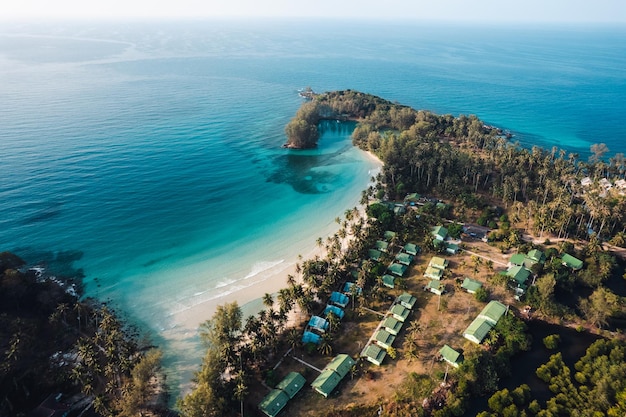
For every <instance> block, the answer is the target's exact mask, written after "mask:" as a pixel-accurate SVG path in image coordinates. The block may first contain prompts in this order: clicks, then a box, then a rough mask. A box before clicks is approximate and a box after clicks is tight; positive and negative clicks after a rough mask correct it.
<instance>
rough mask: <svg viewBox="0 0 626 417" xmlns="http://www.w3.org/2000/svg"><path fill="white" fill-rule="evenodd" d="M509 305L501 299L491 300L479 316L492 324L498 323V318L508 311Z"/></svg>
mask: <svg viewBox="0 0 626 417" xmlns="http://www.w3.org/2000/svg"><path fill="white" fill-rule="evenodd" d="M507 310H508V307H507V306H505V305H504V304H502V303H501V302H499V301H495V300H493V301H490V302H489V303H488V304H487V305H486V306H485V308H483V309H482V311H481V312H480V314H479V315H478V317H479V318H482V319H485V320H487V321H488V322H489V323H491V325H492V326H495V325H496V323H498V320H500V318H501V317H502V316H504V314H505V313H506V312H507Z"/></svg>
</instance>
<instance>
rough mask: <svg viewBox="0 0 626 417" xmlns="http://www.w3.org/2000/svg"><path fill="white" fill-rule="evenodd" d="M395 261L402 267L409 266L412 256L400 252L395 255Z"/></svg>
mask: <svg viewBox="0 0 626 417" xmlns="http://www.w3.org/2000/svg"><path fill="white" fill-rule="evenodd" d="M396 260H397V261H398V262H400V263H401V264H404V265H410V264H411V262H413V256H412V255H409V254H408V253H404V252H400V253H398V254H397V255H396Z"/></svg>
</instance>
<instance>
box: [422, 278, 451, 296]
mask: <svg viewBox="0 0 626 417" xmlns="http://www.w3.org/2000/svg"><path fill="white" fill-rule="evenodd" d="M424 290H425V291H430V292H432V293H433V294H437V295H441V294H443V293H444V292H446V286H445V285H443V284H442V283H441V281H440V280H438V279H431V280H430V281H429V282H428V284H427V285H426V286H425V287H424Z"/></svg>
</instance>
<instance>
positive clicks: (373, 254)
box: [367, 249, 383, 262]
mask: <svg viewBox="0 0 626 417" xmlns="http://www.w3.org/2000/svg"><path fill="white" fill-rule="evenodd" d="M382 254H383V253H382V252H381V251H379V250H377V249H370V250H369V251H368V252H367V255H368V257H369V258H370V259H371V260H372V261H377V262H378V261H380V258H381V256H382Z"/></svg>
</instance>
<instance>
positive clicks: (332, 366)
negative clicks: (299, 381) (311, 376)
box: [311, 353, 354, 398]
mask: <svg viewBox="0 0 626 417" xmlns="http://www.w3.org/2000/svg"><path fill="white" fill-rule="evenodd" d="M352 365H354V359H352V358H351V357H350V356H349V355H346V354H345V353H342V354H340V355H337V356H336V357H335V358H334V359H333V360H332V361H330V363H329V364H328V365H326V367H325V368H324V369H323V370H322V373H321V374H320V375H319V376H318V377H317V378H315V381H313V383H312V384H311V387H313V389H314V390H315V391H317V392H319V393H320V394H322V395H323V396H324V397H326V398H328V396H329V395H330V394H331V393H332V392H333V390H334V389H335V388H336V387H337V385H339V382H341V380H342V379H343V377H345V376H346V375H347V374H348V372H350V368H352Z"/></svg>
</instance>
